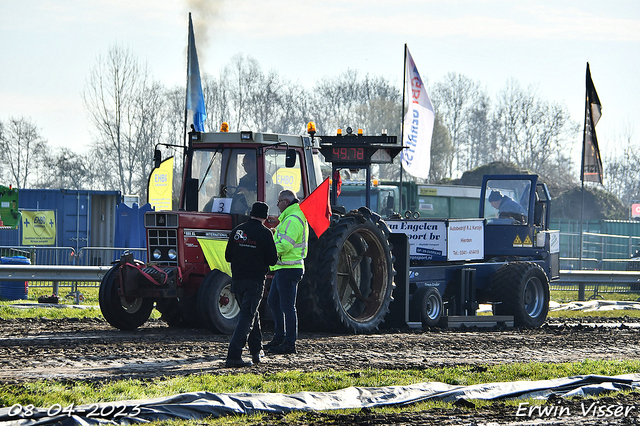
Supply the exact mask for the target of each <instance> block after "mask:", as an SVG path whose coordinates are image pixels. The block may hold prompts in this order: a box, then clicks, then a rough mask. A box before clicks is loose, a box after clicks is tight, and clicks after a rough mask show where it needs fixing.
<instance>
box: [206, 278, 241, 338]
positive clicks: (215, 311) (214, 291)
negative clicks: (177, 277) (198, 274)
mask: <svg viewBox="0 0 640 426" xmlns="http://www.w3.org/2000/svg"><path fill="white" fill-rule="evenodd" d="M197 305H198V317H199V318H200V322H201V324H203V325H204V326H205V328H207V329H208V330H211V331H213V332H214V333H222V334H233V330H235V328H236V325H237V324H238V315H239V314H240V305H239V304H238V302H237V300H236V298H235V296H234V294H233V293H232V292H231V277H230V276H229V275H227V274H225V273H224V272H221V271H218V270H213V271H211V272H210V273H209V274H208V275H207V276H206V277H204V280H203V281H202V284H200V289H199V290H198V302H197Z"/></svg>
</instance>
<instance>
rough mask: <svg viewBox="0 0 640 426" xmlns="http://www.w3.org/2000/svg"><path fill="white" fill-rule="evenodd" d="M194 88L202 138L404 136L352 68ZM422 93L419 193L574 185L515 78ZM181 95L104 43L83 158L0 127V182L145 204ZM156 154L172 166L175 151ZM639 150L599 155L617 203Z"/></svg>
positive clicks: (553, 131) (208, 78)
mask: <svg viewBox="0 0 640 426" xmlns="http://www.w3.org/2000/svg"><path fill="white" fill-rule="evenodd" d="M202 86H203V92H204V98H205V103H206V107H207V120H206V123H205V126H206V131H218V129H219V126H220V124H221V123H222V122H223V121H226V122H228V123H229V125H230V130H231V131H239V130H253V131H256V132H273V133H289V134H302V133H304V132H305V126H306V123H307V122H309V121H314V122H315V123H316V126H317V129H318V133H317V134H318V135H322V134H335V132H336V129H338V128H341V129H345V128H346V127H348V126H351V127H352V128H354V129H356V128H362V129H363V131H364V134H369V135H373V134H380V133H381V132H382V131H383V129H386V131H387V133H388V134H389V135H398V137H400V135H401V131H402V129H401V123H402V120H401V115H402V110H403V109H402V99H403V97H402V87H397V86H395V85H394V84H392V83H390V82H389V81H388V80H387V79H385V78H383V77H379V76H372V75H369V74H366V75H362V74H361V73H360V72H358V71H357V70H353V69H349V70H347V71H344V72H342V73H341V74H339V75H337V76H333V77H325V78H323V79H321V80H320V81H318V82H317V83H316V84H315V85H314V86H313V87H311V88H306V87H303V86H301V85H300V84H297V83H295V82H292V81H290V80H288V79H287V78H285V77H284V76H282V75H280V74H279V73H278V72H276V71H274V70H270V71H267V72H264V71H263V70H262V68H261V67H260V64H259V63H258V62H257V61H256V60H255V59H253V58H250V57H245V56H243V55H236V56H235V57H233V58H232V60H231V61H230V63H229V64H227V66H225V67H224V68H223V69H222V71H221V72H220V73H219V74H218V75H211V74H204V75H203V80H202ZM427 86H428V93H429V94H430V96H431V99H432V102H433V105H434V107H435V109H436V121H435V124H434V132H433V137H432V147H431V170H430V176H429V179H428V182H429V183H439V182H446V181H448V180H451V179H454V178H456V177H458V176H460V175H461V173H462V172H464V171H466V170H472V169H475V168H477V167H480V166H482V165H485V164H489V163H492V162H496V161H501V162H507V163H512V164H514V165H516V166H518V167H520V168H523V169H526V170H530V171H531V172H533V173H537V174H540V175H541V176H544V177H545V178H546V179H548V180H551V181H555V182H560V183H562V185H564V189H568V188H570V187H571V186H575V185H578V183H579V180H578V179H579V177H578V176H575V174H574V173H573V171H577V170H578V167H577V166H576V165H573V164H572V160H571V159H572V153H573V152H574V151H575V150H580V149H581V143H582V132H581V130H582V126H581V125H580V124H578V122H576V121H574V120H572V119H571V117H570V116H569V113H568V111H567V109H566V108H565V107H564V106H563V105H561V104H558V103H556V102H553V101H547V100H545V99H543V98H542V97H541V96H539V95H538V93H537V92H536V90H535V88H532V87H528V88H523V87H521V86H520V84H519V83H518V82H517V81H516V80H510V81H508V82H506V84H505V86H504V88H503V89H502V90H500V91H499V92H498V93H497V94H496V95H494V96H491V95H490V94H489V93H488V92H487V91H486V90H485V89H483V87H482V85H481V83H480V82H478V81H474V80H472V79H470V78H469V77H466V76H464V75H462V74H457V73H449V74H447V75H446V76H445V77H444V78H442V79H441V80H439V81H436V82H434V83H433V84H428V85H427ZM184 92H185V91H184V88H183V87H178V86H176V87H166V86H164V85H163V84H162V83H161V82H159V81H156V80H154V79H153V78H152V74H151V71H150V70H149V68H148V67H147V65H146V64H144V63H142V62H141V61H140V60H139V59H138V58H137V57H136V56H135V55H134V54H133V53H132V52H131V50H130V49H128V48H125V47H122V46H118V45H114V46H113V47H111V48H110V49H109V51H108V52H107V53H106V54H104V55H101V56H100V57H99V58H98V59H97V60H96V63H95V65H94V66H93V68H92V69H91V71H90V73H89V76H88V79H87V82H86V84H85V86H84V89H83V100H84V105H85V108H86V111H87V114H88V115H89V118H90V122H91V129H92V131H91V134H92V140H91V144H90V149H89V150H88V151H87V152H84V153H80V152H76V151H74V150H72V149H70V148H57V149H50V147H49V146H48V142H47V140H46V139H45V138H44V137H43V135H41V134H40V131H39V129H38V127H37V125H36V124H35V122H34V121H33V120H32V119H31V118H29V117H18V118H15V117H10V118H9V119H8V120H6V121H1V120H0V160H1V161H0V178H1V180H2V183H3V184H5V185H8V184H12V185H14V186H16V187H19V188H66V189H94V190H119V191H121V192H122V193H123V194H140V195H141V200H145V199H146V186H147V179H148V176H149V173H150V172H151V169H152V167H153V166H152V164H153V161H152V159H153V150H154V147H155V146H156V145H157V144H160V143H162V144H169V145H183V141H184V105H185V93H184ZM163 149H164V151H165V152H164V154H165V155H169V154H174V155H176V158H178V159H179V158H181V152H180V150H177V151H176V150H173V151H172V150H171V149H166V148H163ZM638 152H639V151H638V149H637V148H636V147H635V146H633V143H632V141H631V138H630V137H629V140H628V148H627V149H626V150H625V152H624V153H623V154H622V155H621V156H618V157H607V156H605V181H606V182H605V188H606V189H607V190H609V191H610V192H612V193H613V194H614V195H616V196H617V197H618V198H619V199H620V200H621V201H622V202H624V203H628V202H630V201H631V200H634V199H638V197H639V196H640V184H638V182H640V179H639V177H640V176H639V174H640V170H638V169H637V168H636V167H633V165H634V164H637V161H638V154H637V153H638ZM396 163H397V161H396ZM180 166H181V161H176V167H177V168H178V169H179V168H180ZM376 172H377V174H378V177H379V178H380V179H390V180H397V179H398V178H399V173H400V169H399V166H398V164H392V165H381V166H380V167H379V168H378V170H376ZM179 175H180V173H179V172H178V173H175V176H176V177H178V176H179ZM403 178H404V179H413V178H412V177H410V176H408V175H407V174H405V175H404V177H403ZM414 180H418V179H414Z"/></svg>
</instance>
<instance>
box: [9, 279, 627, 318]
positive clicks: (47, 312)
mask: <svg viewBox="0 0 640 426" xmlns="http://www.w3.org/2000/svg"><path fill="white" fill-rule="evenodd" d="M78 289H79V291H80V292H81V293H82V295H83V297H84V300H83V301H82V302H81V305H82V306H87V307H89V306H92V307H94V308H87V309H75V308H56V309H51V308H41V307H33V308H27V309H25V308H21V309H16V308H12V307H11V305H12V304H15V303H24V302H27V303H36V302H37V301H38V297H40V296H42V295H51V293H52V288H51V287H30V288H29V295H28V299H27V300H13V301H0V318H3V319H9V318H38V317H46V318H51V319H56V318H65V317H70V318H102V314H101V313H100V309H99V308H98V287H79V288H78ZM70 291H71V288H70V287H61V288H60V291H59V295H60V302H59V303H60V304H73V303H74V297H73V295H71V294H69V293H70ZM638 298H640V293H601V299H604V300H620V301H636V300H638ZM551 300H552V301H554V302H558V303H568V302H571V301H575V300H578V291H577V290H576V291H552V292H551ZM151 315H152V318H159V317H160V313H159V312H158V311H156V310H154V311H153V313H152V314H151ZM594 315H597V316H603V317H608V318H614V317H621V316H628V317H634V318H637V317H640V310H625V311H624V313H621V312H620V311H619V310H613V311H598V312H593V311H590V312H584V311H557V312H549V315H548V316H549V317H551V318H583V317H590V316H594Z"/></svg>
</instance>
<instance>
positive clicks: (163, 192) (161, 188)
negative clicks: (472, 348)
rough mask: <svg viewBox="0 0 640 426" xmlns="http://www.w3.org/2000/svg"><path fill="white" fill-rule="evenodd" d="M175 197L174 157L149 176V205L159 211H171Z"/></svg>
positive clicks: (165, 161)
mask: <svg viewBox="0 0 640 426" xmlns="http://www.w3.org/2000/svg"><path fill="white" fill-rule="evenodd" d="M172 195H173V157H169V158H167V159H166V160H164V161H163V162H162V163H161V164H160V167H158V168H157V169H153V171H152V172H151V175H150V176H149V204H151V205H152V206H153V207H155V209H156V211H158V210H171V198H172Z"/></svg>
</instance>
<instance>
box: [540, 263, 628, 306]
mask: <svg viewBox="0 0 640 426" xmlns="http://www.w3.org/2000/svg"><path fill="white" fill-rule="evenodd" d="M550 289H551V290H558V291H578V300H585V296H586V293H587V292H589V293H592V294H591V296H589V299H595V298H598V297H602V296H600V294H601V293H638V294H640V271H577V270H563V271H560V279H558V280H556V281H553V282H552V283H551V285H550Z"/></svg>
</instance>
